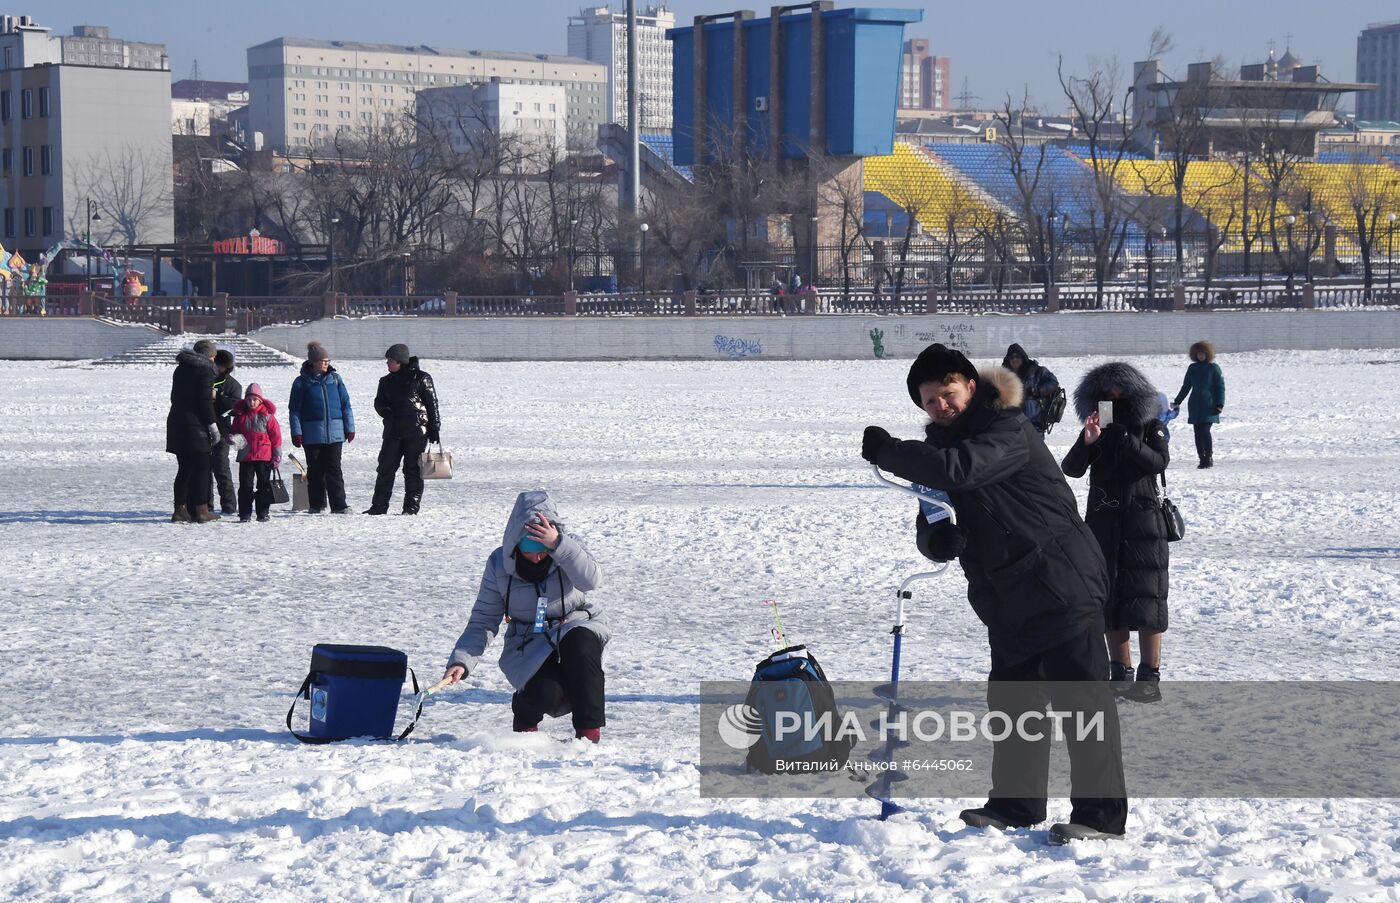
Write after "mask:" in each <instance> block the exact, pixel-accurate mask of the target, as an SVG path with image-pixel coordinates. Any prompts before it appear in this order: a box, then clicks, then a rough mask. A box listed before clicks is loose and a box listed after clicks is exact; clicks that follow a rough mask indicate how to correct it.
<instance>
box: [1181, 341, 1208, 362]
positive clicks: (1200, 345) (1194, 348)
mask: <svg viewBox="0 0 1400 903" xmlns="http://www.w3.org/2000/svg"><path fill="white" fill-rule="evenodd" d="M1202 351H1204V352H1205V353H1206V363H1207V364H1209V363H1210V362H1211V361H1213V360H1215V348H1214V346H1212V345H1211V344H1210V342H1207V341H1206V340H1205V339H1202V340H1201V341H1199V342H1193V343H1191V350H1190V351H1188V352H1186V354H1187V356H1188V357H1190V358H1191V360H1192V362H1194V361H1195V360H1196V355H1197V354H1198V353H1199V352H1202Z"/></svg>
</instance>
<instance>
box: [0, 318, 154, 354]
mask: <svg viewBox="0 0 1400 903" xmlns="http://www.w3.org/2000/svg"><path fill="white" fill-rule="evenodd" d="M164 335H165V333H163V332H161V331H160V330H158V329H156V328H155V327H152V326H114V325H112V324H110V323H104V322H102V321H101V320H92V319H86V318H80V317H54V318H52V319H50V318H45V317H6V318H4V319H3V320H0V360H8V361H86V360H94V359H99V358H106V357H111V356H112V355H114V354H121V353H122V352H123V351H129V350H131V349H132V348H139V347H141V346H142V345H147V344H149V343H151V342H154V341H157V340H159V339H160V338H162V337H163V336H164Z"/></svg>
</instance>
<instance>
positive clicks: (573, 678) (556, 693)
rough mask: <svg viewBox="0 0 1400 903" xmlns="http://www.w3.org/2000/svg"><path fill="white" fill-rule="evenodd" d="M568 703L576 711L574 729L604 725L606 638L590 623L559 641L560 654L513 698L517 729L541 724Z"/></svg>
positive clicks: (568, 707) (570, 632)
mask: <svg viewBox="0 0 1400 903" xmlns="http://www.w3.org/2000/svg"><path fill="white" fill-rule="evenodd" d="M566 703H567V711H569V712H572V713H573V717H574V731H575V732H578V731H586V730H588V729H589V728H594V727H602V726H603V725H604V724H606V723H607V719H606V718H604V713H603V641H602V640H600V639H599V638H598V634H596V633H594V632H593V631H591V630H589V629H588V628H587V627H575V628H574V629H572V630H570V631H569V632H568V633H566V634H564V638H563V639H562V640H560V641H559V654H558V655H551V656H550V657H549V659H548V660H547V661H545V663H544V664H543V665H541V666H540V670H538V671H536V672H535V676H534V677H532V678H530V680H529V681H528V682H527V683H526V684H525V687H524V688H523V689H521V690H520V691H519V692H517V693H516V694H515V695H513V696H511V698H510V709H511V712H512V713H513V715H514V716H515V718H514V720H515V729H516V730H524V729H526V728H531V727H534V726H536V725H537V724H539V723H540V722H541V721H542V720H544V716H545V715H547V714H549V713H550V712H558V711H560V709H561V708H563V707H564V706H565V704H566Z"/></svg>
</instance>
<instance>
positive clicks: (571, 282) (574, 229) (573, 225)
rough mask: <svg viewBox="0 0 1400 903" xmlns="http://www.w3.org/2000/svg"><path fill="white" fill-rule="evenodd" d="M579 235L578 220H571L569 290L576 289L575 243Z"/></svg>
mask: <svg viewBox="0 0 1400 903" xmlns="http://www.w3.org/2000/svg"><path fill="white" fill-rule="evenodd" d="M577 236H578V220H576V219H571V220H569V291H573V290H574V244H575V243H576V241H577Z"/></svg>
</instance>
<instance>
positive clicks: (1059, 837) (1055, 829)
mask: <svg viewBox="0 0 1400 903" xmlns="http://www.w3.org/2000/svg"><path fill="white" fill-rule="evenodd" d="M1046 839H1047V840H1049V841H1050V842H1051V843H1052V844H1054V845H1055V846H1063V845H1065V844H1067V843H1070V842H1072V841H1075V840H1122V839H1123V835H1122V834H1110V833H1109V832H1107V831H1100V830H1099V829H1098V828H1091V827H1089V826H1088V825H1077V824H1075V823H1074V822H1069V823H1061V824H1058V825H1051V826H1050V836H1049V837H1048V838H1046Z"/></svg>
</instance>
